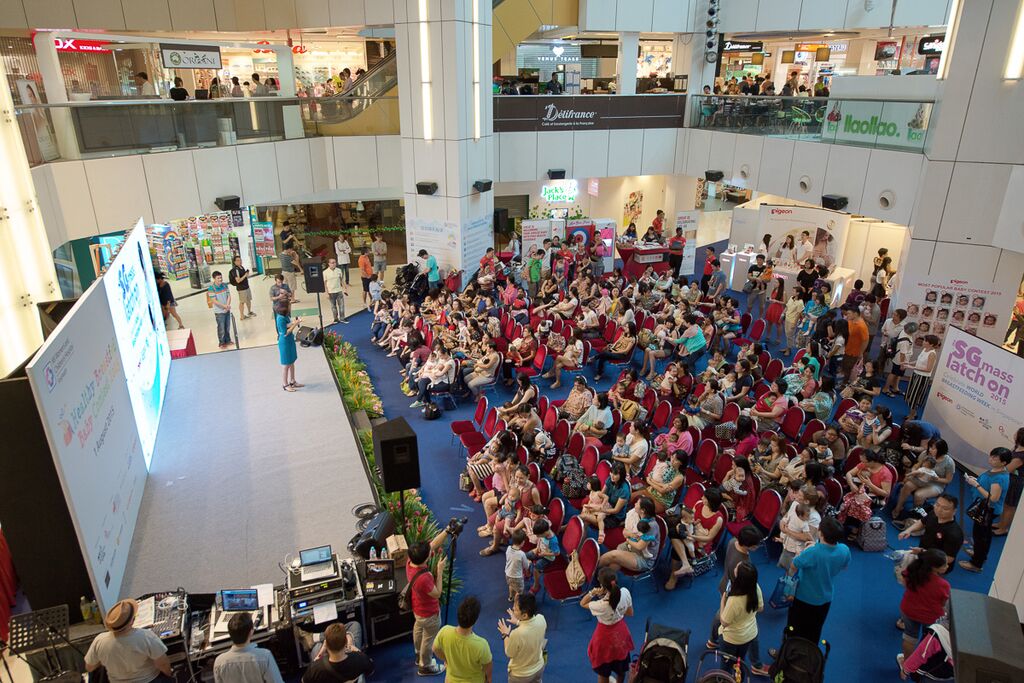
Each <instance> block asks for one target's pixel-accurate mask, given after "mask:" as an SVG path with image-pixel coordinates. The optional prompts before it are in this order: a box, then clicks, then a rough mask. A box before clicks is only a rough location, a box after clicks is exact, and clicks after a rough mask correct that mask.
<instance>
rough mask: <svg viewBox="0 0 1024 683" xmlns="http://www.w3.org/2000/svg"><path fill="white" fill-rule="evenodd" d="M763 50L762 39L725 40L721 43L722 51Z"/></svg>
mask: <svg viewBox="0 0 1024 683" xmlns="http://www.w3.org/2000/svg"><path fill="white" fill-rule="evenodd" d="M763 50H764V41H761V40H750V41H746V42H744V41H740V40H727V41H725V44H724V45H722V52H761V51H763Z"/></svg>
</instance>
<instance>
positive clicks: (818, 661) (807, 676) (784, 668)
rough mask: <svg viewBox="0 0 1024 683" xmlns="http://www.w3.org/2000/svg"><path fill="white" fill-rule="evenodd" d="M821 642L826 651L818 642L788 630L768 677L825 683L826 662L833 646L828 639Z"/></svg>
mask: <svg viewBox="0 0 1024 683" xmlns="http://www.w3.org/2000/svg"><path fill="white" fill-rule="evenodd" d="M821 644H822V645H823V646H824V648H825V651H824V652H822V651H821V648H820V647H818V643H814V642H811V641H810V640H807V639H806V638H801V637H799V636H794V635H791V634H790V632H789V631H788V630H787V631H786V633H785V635H784V636H783V639H782V647H780V648H779V655H778V657H776V658H775V661H774V662H773V663H772V666H771V668H770V669H769V674H768V677H769V678H770V679H771V680H772V681H776V682H777V683H824V680H825V662H826V661H827V660H828V653H829V650H830V649H832V648H831V646H830V645H829V644H828V641H825V640H822V641H821Z"/></svg>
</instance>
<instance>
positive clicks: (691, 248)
mask: <svg viewBox="0 0 1024 683" xmlns="http://www.w3.org/2000/svg"><path fill="white" fill-rule="evenodd" d="M700 214H701V212H700V211H680V212H679V213H677V214H676V227H677V228H680V229H682V231H683V237H684V238H685V239H686V244H684V245H683V262H682V263H681V264H680V266H679V273H673V275H676V276H678V275H679V274H680V273H685V274H687V275H688V274H690V273H694V272H695V270H694V268H695V267H696V265H697V221H698V220H700Z"/></svg>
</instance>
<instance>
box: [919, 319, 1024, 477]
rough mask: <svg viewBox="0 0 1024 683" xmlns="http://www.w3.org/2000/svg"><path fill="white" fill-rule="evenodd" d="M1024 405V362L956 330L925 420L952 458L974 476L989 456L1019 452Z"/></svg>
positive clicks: (937, 373)
mask: <svg viewBox="0 0 1024 683" xmlns="http://www.w3.org/2000/svg"><path fill="white" fill-rule="evenodd" d="M1022 403H1024V358H1020V357H1018V356H1016V355H1014V354H1012V353H1010V352H1009V351H1006V350H1005V349H1002V348H1000V347H999V346H996V345H995V344H989V343H988V342H985V341H981V340H979V339H978V338H977V337H974V336H972V335H970V334H968V333H967V332H965V331H963V330H960V329H957V328H952V329H951V330H950V331H949V333H948V334H947V335H946V344H945V345H944V346H943V348H942V352H941V354H940V355H939V362H938V363H937V364H936V366H935V373H934V375H933V377H932V386H931V391H930V392H929V396H928V404H927V405H926V406H925V411H924V419H925V420H926V421H928V422H930V423H932V424H933V425H935V426H936V427H937V428H938V429H939V431H941V432H942V437H943V438H944V439H945V440H946V442H947V443H948V444H949V453H950V455H952V456H953V457H954V458H955V459H956V460H957V461H958V462H960V463H961V464H963V465H965V466H967V467H969V468H971V469H972V470H974V471H975V472H981V471H983V470H986V469H988V453H989V451H991V450H992V449H993V448H996V447H997V446H1005V447H1007V448H1009V449H1011V450H1012V449H1013V448H1014V444H1013V437H1014V435H1015V434H1016V432H1017V429H1018V428H1019V427H1020V424H1021V419H1020V416H1021V409H1020V406H1021V405H1022Z"/></svg>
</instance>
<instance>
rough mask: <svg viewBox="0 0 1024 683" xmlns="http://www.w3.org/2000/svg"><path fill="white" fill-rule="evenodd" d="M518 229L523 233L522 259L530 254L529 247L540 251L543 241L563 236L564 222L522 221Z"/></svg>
mask: <svg viewBox="0 0 1024 683" xmlns="http://www.w3.org/2000/svg"><path fill="white" fill-rule="evenodd" d="M520 227H521V228H522V231H523V258H525V257H526V255H527V254H529V253H530V248H531V247H536V248H537V249H542V248H543V247H544V240H546V239H554V238H555V237H557V238H558V239H562V238H563V237H564V236H565V221H564V220H562V219H560V218H550V219H542V220H524V221H522V223H520Z"/></svg>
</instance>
